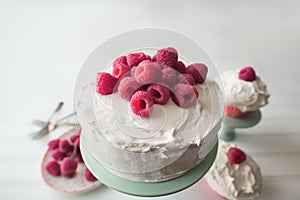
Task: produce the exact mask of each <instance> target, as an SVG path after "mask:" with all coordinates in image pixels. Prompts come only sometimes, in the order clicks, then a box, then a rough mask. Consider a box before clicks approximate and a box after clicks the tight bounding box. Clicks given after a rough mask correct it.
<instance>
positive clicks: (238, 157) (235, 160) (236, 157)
mask: <svg viewBox="0 0 300 200" xmlns="http://www.w3.org/2000/svg"><path fill="white" fill-rule="evenodd" d="M227 157H228V160H229V162H230V163H231V164H232V165H234V164H240V163H242V162H244V161H245V160H246V158H247V156H246V154H245V153H244V152H243V151H242V150H240V149H238V148H236V147H230V149H229V150H228V152H227Z"/></svg>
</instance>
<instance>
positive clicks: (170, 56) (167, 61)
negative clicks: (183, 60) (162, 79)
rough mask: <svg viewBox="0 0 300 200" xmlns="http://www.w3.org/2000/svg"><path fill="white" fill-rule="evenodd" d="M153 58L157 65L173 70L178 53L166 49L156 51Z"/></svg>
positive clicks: (169, 48)
mask: <svg viewBox="0 0 300 200" xmlns="http://www.w3.org/2000/svg"><path fill="white" fill-rule="evenodd" d="M155 58H156V62H157V63H158V64H161V65H166V66H169V67H174V68H175V67H176V65H177V60H178V53H177V51H176V49H174V48H172V47H168V48H164V49H160V50H158V51H157V53H156V55H155Z"/></svg>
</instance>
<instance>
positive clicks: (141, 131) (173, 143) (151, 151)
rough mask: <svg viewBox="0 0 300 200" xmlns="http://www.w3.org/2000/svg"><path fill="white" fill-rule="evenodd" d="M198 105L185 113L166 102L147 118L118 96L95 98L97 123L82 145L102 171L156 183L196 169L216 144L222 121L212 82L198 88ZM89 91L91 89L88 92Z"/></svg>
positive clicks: (92, 126)
mask: <svg viewBox="0 0 300 200" xmlns="http://www.w3.org/2000/svg"><path fill="white" fill-rule="evenodd" d="M196 88H197V90H198V93H199V97H198V100H197V102H196V105H195V106H193V107H191V108H189V109H183V108H180V107H178V106H177V105H176V104H174V103H173V101H172V100H171V99H170V100H169V102H168V103H167V104H166V105H157V104H155V105H154V107H153V110H152V113H151V115H150V117H149V118H141V117H139V116H136V115H134V114H133V113H132V112H131V109H130V107H129V102H128V101H126V100H123V99H122V98H121V97H120V95H119V94H118V93H114V94H112V95H106V96H100V95H98V94H94V96H93V97H92V98H94V116H93V117H95V121H91V122H88V123H89V124H90V125H91V126H90V125H89V126H88V125H87V127H86V129H91V130H90V131H88V132H90V133H91V134H85V135H84V137H83V142H84V143H85V144H86V145H87V148H88V149H89V150H90V153H91V154H92V155H93V157H95V158H96V159H97V160H98V161H99V162H100V163H101V164H102V165H103V166H104V167H105V168H106V169H108V170H109V171H111V172H112V173H114V174H116V175H118V176H120V177H123V178H125V179H128V180H133V181H142V182H158V181H164V180H169V179H172V178H175V177H177V176H180V175H182V174H183V173H185V172H186V171H188V170H189V169H191V168H193V167H195V166H196V165H198V164H199V163H200V162H201V161H202V160H203V159H204V158H205V157H206V155H207V154H208V153H209V152H210V151H211V149H212V148H213V146H214V145H215V143H216V141H217V133H218V130H219V129H220V126H221V123H222V118H223V102H222V95H221V91H220V89H219V86H218V84H217V83H216V82H215V81H210V80H207V81H206V82H205V84H201V85H197V86H196ZM87 89H88V90H89V88H87Z"/></svg>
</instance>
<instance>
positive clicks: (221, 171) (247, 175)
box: [205, 141, 262, 200]
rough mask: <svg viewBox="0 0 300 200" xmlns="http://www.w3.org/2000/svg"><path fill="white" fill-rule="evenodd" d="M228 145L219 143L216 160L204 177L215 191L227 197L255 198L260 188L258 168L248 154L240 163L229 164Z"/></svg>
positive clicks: (260, 179) (260, 181)
mask: <svg viewBox="0 0 300 200" xmlns="http://www.w3.org/2000/svg"><path fill="white" fill-rule="evenodd" d="M230 147H233V145H230V144H228V143H226V142H224V141H221V142H220V143H219V149H218V154H217V157H216V160H215V162H214V164H213V165H212V167H211V169H210V170H209V172H208V173H207V174H206V176H205V178H206V180H207V182H208V184H209V185H210V186H211V187H212V188H213V189H214V190H215V191H216V192H217V193H219V194H220V195H221V196H224V197H226V198H228V199H233V200H235V199H255V198H256V197H257V196H259V194H260V192H261V188H262V175H261V172H260V168H259V166H258V165H257V164H256V162H255V161H254V160H253V159H252V158H251V157H250V156H249V155H247V158H246V160H245V161H244V162H242V163H240V164H230V162H229V160H228V157H227V152H228V150H229V148H230Z"/></svg>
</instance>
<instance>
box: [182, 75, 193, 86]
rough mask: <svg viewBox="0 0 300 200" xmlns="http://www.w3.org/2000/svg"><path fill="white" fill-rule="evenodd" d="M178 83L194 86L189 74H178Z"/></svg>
mask: <svg viewBox="0 0 300 200" xmlns="http://www.w3.org/2000/svg"><path fill="white" fill-rule="evenodd" d="M178 83H184V84H189V85H195V79H194V77H193V76H192V75H190V74H179V75H178Z"/></svg>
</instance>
